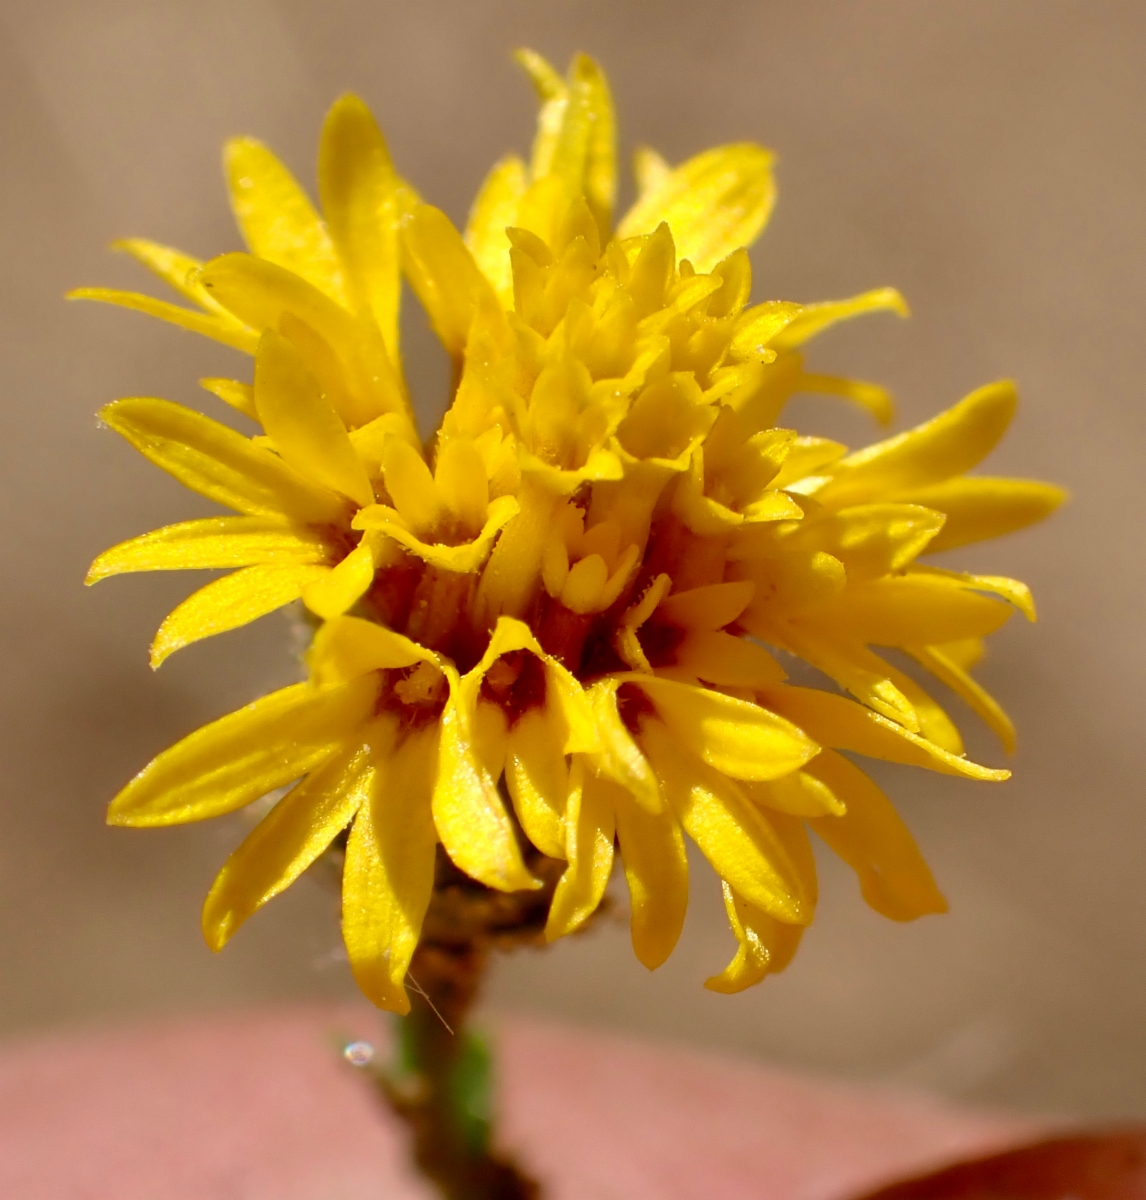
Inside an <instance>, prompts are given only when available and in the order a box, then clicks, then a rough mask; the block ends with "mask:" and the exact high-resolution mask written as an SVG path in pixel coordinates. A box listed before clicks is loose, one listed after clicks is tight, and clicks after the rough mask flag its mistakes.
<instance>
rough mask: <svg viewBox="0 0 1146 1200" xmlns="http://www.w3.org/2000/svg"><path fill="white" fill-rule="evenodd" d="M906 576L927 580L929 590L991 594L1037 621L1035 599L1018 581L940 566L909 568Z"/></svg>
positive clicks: (1031, 619) (963, 639)
mask: <svg viewBox="0 0 1146 1200" xmlns="http://www.w3.org/2000/svg"><path fill="white" fill-rule="evenodd" d="M908 575H909V576H910V577H911V578H913V579H918V580H926V582H927V583H928V585H929V586H932V587H937V588H940V587H944V586H946V587H950V588H954V589H956V590H959V589H963V590H966V591H971V592H990V593H991V594H992V595H994V596H998V597H1000V598H1001V599H1003V600H1006V602H1007V603H1008V604H1011V605H1013V606H1014V607H1015V608H1017V609H1018V610H1019V612H1021V613H1022V614H1023V616H1024V617H1026V619H1027V620H1028V621H1036V620H1038V614H1037V613H1036V612H1035V598H1034V596H1032V595H1031V589H1030V588H1029V587H1027V585H1026V584H1025V583H1023V581H1022V580H1021V579H1009V578H1008V577H1007V576H1006V575H971V574H968V573H967V572H965V571H948V570H946V569H945V568H943V567H925V566H920V565H919V564H914V565H912V566H911V567H910V568H909V570H908ZM966 640H967V639H966V638H951V639H948V641H949V642H951V641H966Z"/></svg>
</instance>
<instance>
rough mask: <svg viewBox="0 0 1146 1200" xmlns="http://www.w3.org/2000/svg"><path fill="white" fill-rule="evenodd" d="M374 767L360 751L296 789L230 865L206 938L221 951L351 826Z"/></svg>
mask: <svg viewBox="0 0 1146 1200" xmlns="http://www.w3.org/2000/svg"><path fill="white" fill-rule="evenodd" d="M373 775H374V767H373V763H372V762H371V759H370V752H369V750H368V748H367V747H365V746H358V747H355V748H353V749H351V750H348V751H347V752H345V753H343V754H339V755H337V756H336V757H335V758H333V759H332V760H331V761H330V762H328V763H326V764H325V765H323V766H322V767H320V768H319V769H318V770H317V771H312V772H311V773H310V774H309V775H308V776H307V777H306V779H304V780H303V781H302V783H299V784H296V785H295V787H294V788H292V789H291V791H289V792H288V793H287V794H286V795H285V796H284V797H283V798H282V799H281V800H280V801H279V802H278V803H277V804H276V805H275V806H274V808H272V809H271V811H270V812H269V813H268V814H267V815H266V816H265V817H264V818H263V819H262V820H261V821H260V822H259V823H258V824H257V825H256V826H255V828H254V829H252V830H251V832H250V833H249V834H248V835H247V836H246V838H245V839H244V840H243V842H242V844H241V845H240V846H239V848H238V849H237V850H236V851H235V852H234V853H233V854H232V855H231V857H230V858H228V859H227V862H226V864H225V865H224V867H223V869H222V870H221V871H220V872H219V874H218V876H217V877H216V879H215V882H214V884H213V885H212V887H211V891H210V893H209V894H208V896H207V900H206V902H205V903H204V905H203V936H204V937H205V938H206V939H207V945H208V946H210V947H211V949H212V950H222V948H223V947H224V946H225V945H226V944H227V942H228V941H229V940H230V939H231V936H232V935H233V934H234V933H235V932H236V930H238V928H239V926H240V925H242V924H243V922H244V921H246V919H247V918H248V917H250V916H252V915H253V914H254V913H256V912H257V911H258V910H259V909H260V908H262V906H263V905H264V904H266V902H267V901H268V900H271V899H273V898H274V897H275V896H277V895H278V894H279V893H280V892H282V891H284V890H285V889H286V888H288V887H289V886H290V885H291V884H292V883H294V881H295V880H296V879H297V878H298V877H299V876H300V875H301V874H302V873H303V871H305V870H306V869H307V867H309V866H310V865H311V863H313V862H314V861H315V860H316V859H317V858H318V857H319V855H321V854H322V853H323V852H324V851H325V850H326V849H327V847H329V845H330V843H331V842H333V841H334V839H335V838H336V837H337V836H338V835H339V834H340V833H341V832H342V831H343V830H344V829H345V828H346V827H347V825H349V824H350V822H351V821H352V820H353V819H354V814H355V813H356V812H357V811H358V809H359V808H360V807H361V805H362V803H363V801H364V800H365V799H366V797H367V796H369V794H370V783H371V781H372V779H373Z"/></svg>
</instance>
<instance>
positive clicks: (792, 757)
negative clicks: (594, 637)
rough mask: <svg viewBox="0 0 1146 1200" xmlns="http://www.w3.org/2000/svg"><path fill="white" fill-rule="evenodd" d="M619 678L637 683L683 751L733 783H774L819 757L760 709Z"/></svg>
mask: <svg viewBox="0 0 1146 1200" xmlns="http://www.w3.org/2000/svg"><path fill="white" fill-rule="evenodd" d="M622 678H627V679H628V680H629V681H630V682H633V683H639V685H640V687H641V689H642V690H643V691H644V692H645V693H646V694H647V695H648V696H649V698H650V699H651V700H652V702H653V704H654V705H655V706H656V709H657V712H658V713H659V714H660V716H661V719H662V720H663V721H664V722H665V724H666V725H668V726H669V728H671V730H672V732H673V734H674V735H675V737H676V738H677V739H678V741H679V743H680V744H681V745H683V746H687V747H688V748H689V749H690V750H692V751H693V753H695V754H697V755H699V756H700V757H701V758H702V759H704V761H705V762H706V763H708V764H709V766H711V767H715V768H716V770H718V771H722V772H723V773H724V774H726V775H731V776H732V777H733V778H735V779H777V778H779V777H780V776H781V775H787V774H788V772H789V771H795V770H796V769H797V768H799V767H802V766H803V765H804V763H806V762H807V761H808V759H810V758H811V757H812V756H813V755H815V754H816V753H818V751H819V747H818V746H817V745H816V743H815V742H813V741H812V739H811V738H810V737H808V736H807V734H805V733H804V732H803V730H801V729H798V728H797V727H796V726H795V725H793V724H792V723H791V722H790V721H787V720H785V719H784V718H783V717H780V716H777V715H776V713H774V712H769V711H768V710H767V709H766V708H761V707H760V705H758V704H751V703H749V702H748V701H747V700H737V699H736V698H735V697H733V696H725V695H724V694H723V693H721V692H714V691H712V690H711V689H709V688H702V687H694V686H692V685H691V684H687V683H678V682H676V681H675V680H671V679H656V678H652V677H650V676H647V675H630V676H622ZM661 783H662V784H663V783H664V779H663V777H662V779H661Z"/></svg>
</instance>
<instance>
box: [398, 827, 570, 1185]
mask: <svg viewBox="0 0 1146 1200" xmlns="http://www.w3.org/2000/svg"><path fill="white" fill-rule="evenodd" d="M529 866H530V869H531V870H532V871H533V872H534V874H535V875H537V876H538V877H539V878H541V879H542V881H543V886H542V887H541V888H539V889H537V890H536V891H530V892H512V893H502V892H496V891H493V890H491V889H489V888H486V887H484V886H482V885H481V884H478V883H475V882H474V881H473V880H472V879H469V878H468V877H467V876H465V875H463V874H462V873H461V872H460V871H458V870H457V868H456V867H454V866H453V864H452V863H450V861H449V859H448V858H446V856H445V854H444V853H442V852H441V851H440V850H439V856H438V864H437V878H436V880H435V887H434V896H433V900H432V901H431V904H430V911H429V913H428V914H427V916H426V921H425V924H424V925H423V929H422V937H421V940H420V941H419V943H418V949H417V950H416V951H415V953H414V959H413V962H412V963H411V964H410V972H409V982H410V984H411V985H412V986H411V990H412V991H413V992H414V993H415V995H414V996H413V997H412V999H413V1005H412V1008H411V1011H410V1014H409V1016H407V1017H405V1018H403V1022H404V1024H403V1027H402V1043H403V1046H404V1049H405V1051H406V1059H407V1063H406V1067H407V1070H406V1072H405V1073H402V1074H398V1075H394V1074H391V1073H385V1072H379V1073H378V1074H377V1075H376V1076H375V1078H376V1080H377V1083H378V1086H379V1089H380V1091H381V1092H382V1094H383V1095H384V1096H385V1098H386V1100H387V1101H388V1103H389V1104H390V1107H391V1108H392V1109H393V1111H394V1112H395V1113H396V1114H397V1115H398V1116H400V1117H401V1118H402V1119H403V1120H404V1121H405V1122H406V1123H407V1125H409V1127H410V1131H411V1133H412V1135H413V1156H414V1160H415V1162H416V1163H417V1164H418V1167H419V1169H420V1170H421V1171H422V1173H423V1174H424V1175H425V1176H427V1178H429V1179H430V1180H432V1181H433V1182H434V1183H435V1184H436V1185H437V1187H438V1188H439V1190H440V1191H441V1193H442V1195H443V1196H445V1197H447V1200H536V1198H537V1197H539V1196H540V1187H539V1185H538V1183H537V1182H536V1181H535V1180H534V1179H532V1178H531V1177H530V1176H528V1175H526V1174H525V1173H524V1172H523V1171H522V1170H521V1169H520V1168H519V1167H518V1166H517V1165H516V1164H515V1163H514V1162H513V1160H512V1159H511V1158H510V1157H509V1156H508V1155H505V1154H503V1153H500V1152H498V1151H497V1150H496V1149H494V1148H493V1147H492V1146H491V1139H490V1138H489V1136H488V1129H487V1128H486V1127H485V1126H484V1125H482V1123H481V1122H480V1121H479V1122H477V1123H475V1121H474V1118H473V1116H472V1114H469V1113H467V1112H466V1111H465V1109H464V1105H463V1104H462V1103H460V1102H459V1081H460V1079H461V1072H462V1069H463V1065H464V1064H463V1057H464V1056H465V1055H466V1054H467V1052H468V1051H469V1049H470V1048H471V1046H472V1045H473V1043H472V1041H471V1039H470V1038H469V1036H468V1031H467V1027H466V1022H467V1019H468V1017H469V1013H470V1010H471V1009H472V1006H473V1003H474V1000H475V999H476V997H477V993H478V990H479V988H480V985H481V981H482V977H483V975H484V972H485V968H486V965H487V963H488V960H489V954H490V951H491V950H492V949H493V948H495V947H501V948H509V947H511V946H521V945H529V944H537V943H538V942H539V941H540V939H541V934H542V931H543V929H544V927H545V917H546V913H547V911H548V908H549V902H550V900H551V899H552V895H553V888H554V887H555V886H556V882H557V879H558V878H559V876H560V873H561V871H562V869H563V868H564V863H560V862H556V861H555V860H553V859H548V858H545V857H544V856H542V855H539V854H536V853H535V854H534V856H533V858H532V860H531V861H530V862H529ZM475 1130H476V1133H475Z"/></svg>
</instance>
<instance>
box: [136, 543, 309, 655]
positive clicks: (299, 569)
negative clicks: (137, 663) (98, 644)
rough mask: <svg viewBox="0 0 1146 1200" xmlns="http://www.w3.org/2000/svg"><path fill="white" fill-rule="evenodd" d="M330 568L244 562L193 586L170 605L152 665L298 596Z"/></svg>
mask: <svg viewBox="0 0 1146 1200" xmlns="http://www.w3.org/2000/svg"><path fill="white" fill-rule="evenodd" d="M329 571H330V568H329V567H313V566H311V567H307V566H293V565H286V566H278V565H269V566H258V567H243V568H242V569H241V570H238V571H234V572H232V573H231V574H230V575H224V576H223V578H222V579H216V580H214V581H213V582H212V583H209V584H207V586H206V587H202V588H200V589H199V590H198V591H197V592H192V594H191V595H190V596H188V597H187V599H186V600H184V601H183V603H182V604H180V605H179V606H178V607H176V608H174V609H172V610H171V612H170V613H168V615H167V616H166V617H165V618H164V620H163V624H162V625H160V626H159V631H158V632H157V633H156V635H155V640H154V641H153V642H152V643H151V666H152V668H153V669H154V668H156V667H158V666H159V665H160V663H162V662H163V660H164V659H165V658H167V657H168V656H169V655H171V654H174V653H175V651H176V650H181V649H182V648H183V647H184V646H189V645H191V643H192V642H198V641H201V640H202V639H203V638H206V637H213V636H214V635H215V634H217V633H226V632H227V630H229V629H238V628H239V626H240V625H247V624H249V623H250V622H251V621H256V620H258V618H259V617H265V616H266V615H267V613H271V612H274V611H275V609H276V608H282V606H283V605H284V604H290V602H291V601H292V600H297V599H298V598H299V597H300V596H301V595H302V593H303V589H304V588H305V587H306V586H307V585H308V584H310V583H313V582H314V581H315V580H317V579H321V578H322V577H323V576H324V575H326V574H328V573H329Z"/></svg>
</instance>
